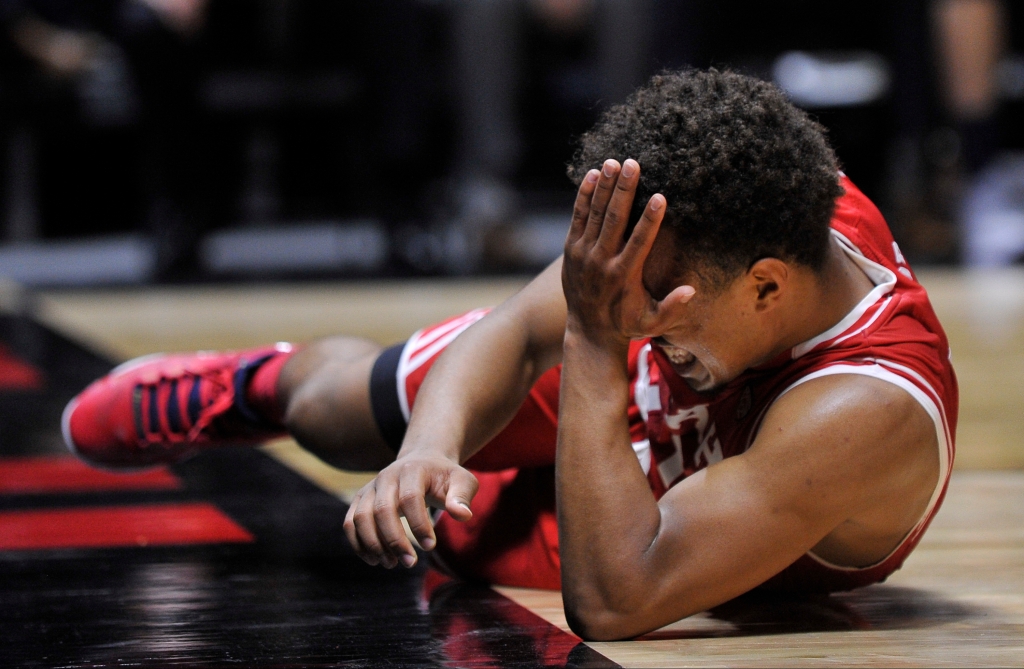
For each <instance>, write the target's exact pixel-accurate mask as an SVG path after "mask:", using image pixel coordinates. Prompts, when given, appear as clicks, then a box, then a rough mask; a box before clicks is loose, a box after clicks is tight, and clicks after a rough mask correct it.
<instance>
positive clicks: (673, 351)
mask: <svg viewBox="0 0 1024 669" xmlns="http://www.w3.org/2000/svg"><path fill="white" fill-rule="evenodd" d="M658 346H659V347H660V348H661V350H662V351H663V352H664V353H665V357H666V358H668V360H669V362H671V363H672V364H673V365H687V364H689V363H690V362H692V361H693V359H694V355H693V354H692V353H690V352H689V351H687V350H686V349H682V348H678V347H676V346H672V345H671V344H666V343H664V342H658Z"/></svg>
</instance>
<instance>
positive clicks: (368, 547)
mask: <svg viewBox="0 0 1024 669" xmlns="http://www.w3.org/2000/svg"><path fill="white" fill-rule="evenodd" d="M375 499H376V491H375V490H374V489H372V488H367V489H365V490H364V492H363V494H362V495H361V496H360V498H359V503H358V505H356V510H355V512H354V513H353V521H354V522H355V528H356V544H357V545H358V548H356V552H357V554H358V555H359V557H361V558H362V559H363V561H365V562H366V563H367V564H372V565H378V564H384V566H387V560H385V556H384V553H385V551H384V546H383V545H382V544H381V542H380V538H379V537H378V536H377V523H376V521H375V519H374V517H373V507H374V500H375ZM392 559H393V558H392Z"/></svg>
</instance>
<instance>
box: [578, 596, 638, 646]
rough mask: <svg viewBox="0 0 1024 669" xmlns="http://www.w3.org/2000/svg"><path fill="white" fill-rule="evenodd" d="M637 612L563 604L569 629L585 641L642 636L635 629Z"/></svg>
mask: <svg viewBox="0 0 1024 669" xmlns="http://www.w3.org/2000/svg"><path fill="white" fill-rule="evenodd" d="M638 613H639V611H629V610H613V609H611V608H609V607H607V606H603V605H600V604H599V605H591V604H573V603H570V602H568V601H566V602H565V620H566V622H567V623H568V624H569V629H571V630H572V631H573V633H574V634H576V636H578V637H580V638H581V639H584V640H585V641H621V640H622V639H628V638H630V637H634V636H636V635H637V634H642V633H643V632H644V631H646V630H643V629H637V622H638V619H639V616H638V615H637V614H638Z"/></svg>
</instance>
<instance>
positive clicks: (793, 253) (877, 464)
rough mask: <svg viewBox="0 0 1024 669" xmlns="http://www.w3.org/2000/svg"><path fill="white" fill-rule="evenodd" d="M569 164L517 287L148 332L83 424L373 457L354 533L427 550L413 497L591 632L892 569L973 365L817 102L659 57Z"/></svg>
mask: <svg viewBox="0 0 1024 669" xmlns="http://www.w3.org/2000/svg"><path fill="white" fill-rule="evenodd" d="M609 157H619V158H620V159H621V158H626V157H632V158H630V159H628V160H625V161H624V162H622V163H621V165H620V163H619V162H617V161H616V160H613V159H608V158H609ZM641 167H642V169H643V176H642V177H641ZM569 173H570V176H572V177H573V178H574V179H576V180H577V181H578V182H579V183H580V184H581V185H580V187H579V192H578V195H577V197H576V204H575V210H574V212H573V217H572V221H571V227H570V230H569V233H568V238H567V239H566V244H565V254H564V256H563V258H562V259H559V260H558V261H556V262H554V263H553V264H552V265H551V266H550V267H548V268H547V269H546V270H545V271H544V272H542V273H541V274H540V275H539V276H538V277H537V278H536V279H535V280H534V281H533V282H532V283H530V284H529V285H528V286H527V287H526V288H524V289H523V290H522V291H521V292H520V293H519V294H518V295H516V296H514V297H512V298H511V299H509V300H508V301H507V302H505V303H504V304H502V305H501V306H499V307H496V308H495V309H493V310H491V311H488V310H479V311H473V312H470V313H467V314H464V315H462V316H458V317H455V318H453V319H451V320H448V321H446V322H444V323H441V324H439V325H434V326H431V327H427V328H425V329H423V330H421V331H419V332H417V333H416V334H414V335H413V336H412V338H411V339H409V340H408V341H407V342H406V343H405V344H403V345H401V346H396V347H392V348H387V349H384V350H381V348H380V347H378V346H376V345H375V344H372V343H370V342H366V341H361V340H356V339H348V338H335V339H327V340H323V341H319V342H315V343H312V344H309V345H307V346H304V347H293V346H291V345H288V344H278V345H276V346H273V347H268V348H264V349H259V350H253V351H243V352H234V353H194V354H178V355H160V356H156V357H147V358H144V359H139V360H137V361H133V362H131V363H127V364H126V365H123V366H122V367H120V368H119V369H117V370H115V371H113V372H112V373H111V374H110V375H109V376H107V377H105V378H103V379H101V380H99V381H97V382H96V383H94V384H93V385H91V386H89V387H88V388H87V389H86V390H85V391H83V392H82V394H80V395H79V396H78V397H77V398H75V399H74V400H72V402H71V403H70V404H69V406H68V409H67V410H66V411H65V417H64V431H65V436H66V439H67V441H68V445H69V446H70V447H71V448H72V449H73V450H75V451H76V452H77V453H78V454H79V455H80V456H81V457H83V458H85V459H86V460H89V461H91V462H94V463H97V464H100V465H104V466H115V467H116V466H121V465H123V466H131V467H137V466H139V465H140V464H150V463H161V462H168V461H172V460H177V459H179V458H181V457H183V456H186V455H189V454H192V453H195V452H196V451H200V450H202V449H205V448H211V447H215V446H218V445H221V444H226V443H232V442H235V443H238V442H252V441H257V440H260V439H265V438H269V437H271V436H275V435H277V434H280V433H283V432H285V431H287V432H288V433H290V434H291V435H292V436H294V437H295V438H296V439H297V440H298V441H299V443H300V444H302V445H303V446H304V447H306V448H308V449H309V450H310V451H312V452H313V453H315V454H317V455H318V456H320V457H321V458H323V459H324V460H326V461H327V462H330V463H332V464H335V465H337V466H339V467H344V468H347V469H355V470H367V469H381V471H380V473H379V475H378V476H377V477H376V478H375V479H374V481H373V482H371V483H369V484H368V485H366V486H365V487H364V488H363V489H362V490H360V491H359V493H358V494H357V495H356V496H355V498H354V499H353V501H352V505H351V508H350V509H349V512H348V516H347V518H346V520H345V529H346V532H347V534H348V539H349V541H351V543H352V545H353V546H354V547H355V550H356V551H357V552H358V554H359V555H360V556H361V557H362V558H363V559H364V560H366V561H367V562H369V563H370V564H380V565H383V566H384V567H388V568H392V567H395V566H397V565H399V564H402V565H405V566H406V567H409V566H412V565H413V564H414V563H415V562H416V560H417V553H416V552H415V550H414V548H413V545H412V544H411V543H410V541H409V540H408V539H407V538H406V534H405V532H404V531H403V527H402V524H401V521H400V517H401V516H404V517H405V518H406V519H407V520H408V523H409V525H410V527H411V529H412V532H413V534H414V535H415V536H416V538H417V539H418V541H419V543H420V545H421V546H422V547H423V548H424V549H426V550H428V551H432V555H433V557H434V558H436V564H437V565H438V566H439V567H440V568H442V569H445V570H448V571H449V572H451V573H453V574H455V575H458V576H461V577H463V578H466V579H474V580H482V581H486V582H490V583H495V584H504V585H514V586H533V587H543V588H559V587H561V589H562V593H563V599H564V602H565V612H566V617H567V619H568V620H569V623H570V625H571V627H572V628H573V629H574V630H575V631H577V632H578V633H579V634H580V635H581V636H583V637H586V638H591V639H619V638H624V637H630V636H634V635H638V634H641V633H644V632H647V631H649V630H653V629H655V628H658V627H660V626H662V625H665V624H667V623H670V622H673V621H675V620H678V619H680V618H683V617H685V616H688V615H690V614H693V613H695V612H698V611H702V610H704V609H707V608H709V607H712V606H715V605H717V604H720V603H722V602H725V601H726V600H729V599H731V598H733V597H736V596H737V595H740V594H742V593H744V592H746V591H748V590H751V589H752V588H755V587H758V586H760V587H762V588H766V589H776V590H785V591H790V592H792V591H834V590H844V589H850V588H854V587H859V586H863V585H867V584H870V583H876V582H879V581H882V580H884V579H885V578H886V576H888V575H889V574H891V573H892V572H893V571H895V570H896V569H898V568H899V567H900V565H901V564H902V563H903V560H904V559H905V558H906V556H907V555H908V554H909V552H910V551H911V550H912V549H913V548H914V546H915V545H916V544H917V543H918V541H919V540H920V537H921V535H922V533H923V532H924V530H925V528H926V526H927V525H928V523H929V521H930V520H931V518H932V517H933V515H934V514H935V512H936V510H937V508H938V506H939V503H940V501H941V499H942V496H943V493H944V491H945V488H946V484H947V482H948V479H949V473H950V466H951V463H952V459H953V433H954V429H955V423H956V415H957V386H956V380H955V377H954V374H953V370H952V367H951V365H950V358H949V347H948V343H947V340H946V337H945V335H944V334H943V332H942V329H941V327H940V326H939V323H938V321H937V320H936V317H935V314H934V313H933V311H932V308H931V306H930V305H929V303H928V299H927V296H926V294H925V291H924V289H923V288H922V287H921V286H920V284H918V283H917V281H916V280H915V278H914V275H913V273H912V272H911V270H910V268H909V267H907V264H906V263H905V262H904V259H903V257H902V255H901V254H900V251H899V248H898V247H897V245H896V244H895V242H894V241H893V239H892V236H891V235H890V233H889V230H888V228H887V227H886V224H885V222H884V220H883V219H882V217H881V215H880V214H879V212H878V210H877V209H876V208H875V207H874V206H873V205H872V204H871V202H870V201H869V200H868V199H867V198H866V197H865V196H864V195H863V194H862V193H861V192H860V191H858V190H857V188H856V187H855V186H854V185H853V184H852V183H851V182H850V181H849V179H847V178H846V177H845V176H844V175H842V173H840V172H839V171H838V167H837V164H836V160H835V157H834V155H833V152H832V150H831V149H830V148H829V147H828V145H827V143H826V140H825V138H824V135H823V131H822V129H821V127H820V126H818V125H817V124H816V123H814V122H813V121H812V120H810V119H809V118H808V117H807V115H806V114H804V113H803V112H801V111H799V110H797V109H795V108H794V107H793V106H791V105H790V104H789V103H788V102H787V101H786V100H785V98H784V97H783V95H782V94H781V93H780V92H779V91H778V90H777V89H775V88H774V87H772V86H771V85H770V84H767V83H764V82H760V81H756V80H754V79H750V78H747V77H744V76H741V75H738V74H734V73H728V72H717V71H714V70H712V71H687V72H683V73H679V74H663V75H660V76H657V77H655V78H654V79H653V80H652V81H651V82H650V83H649V84H648V85H647V86H646V87H645V88H642V89H641V90H639V91H638V92H636V93H635V94H634V95H633V96H632V97H631V98H630V100H629V101H628V102H626V103H625V104H624V105H621V106H618V107H615V108H613V109H611V110H610V111H608V112H607V113H606V114H605V115H604V117H603V118H602V120H601V121H600V122H599V123H598V124H597V126H596V127H595V128H594V129H593V130H592V131H591V132H589V133H588V134H586V135H584V137H583V138H582V145H581V149H580V151H579V153H578V155H577V158H576V159H575V162H574V163H573V165H572V166H571V167H570V170H569ZM428 370H429V374H428ZM428 507H433V508H436V509H443V510H444V511H445V513H442V514H441V515H440V517H439V518H438V519H437V521H436V524H434V523H432V519H431V515H430V513H429V511H428Z"/></svg>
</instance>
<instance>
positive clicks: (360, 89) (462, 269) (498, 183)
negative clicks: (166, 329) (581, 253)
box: [0, 0, 1024, 285]
mask: <svg viewBox="0 0 1024 669" xmlns="http://www.w3.org/2000/svg"><path fill="white" fill-rule="evenodd" d="M1020 4H1022V3H1014V2H1008V1H1007V2H999V1H998V0H930V1H926V0H921V1H909V0H907V1H901V0H889V1H888V2H874V1H871V0H868V1H865V2H860V3H855V4H854V5H842V6H840V5H836V4H835V3H822V2H812V1H810V0H807V1H805V0H783V1H779V2H772V3H752V2H731V1H729V0H718V1H716V2H711V1H704V0H374V1H373V2H358V3H357V2H344V1H341V0H0V131H2V132H0V186H2V187H0V239H2V244H0V277H5V278H8V279H12V280H15V281H19V282H23V283H28V284H35V285H95V284H109V283H145V282H194V281H211V280H239V279H242V280H252V279H281V278H291V277H299V278H309V277H313V278H316V277H335V276H416V275H437V274H475V273H500V272H519V271H529V270H533V269H535V268H537V267H539V266H542V265H543V264H544V263H546V262H547V261H548V260H550V259H551V258H552V257H554V256H555V255H557V253H558V252H559V250H560V246H561V241H562V238H563V236H564V230H565V226H566V224H567V215H568V211H569V208H570V206H571V201H572V193H573V191H574V186H573V184H571V183H569V182H568V180H567V179H566V177H565V175H564V165H565V163H566V161H567V160H568V159H569V158H570V157H571V155H572V152H573V150H574V141H575V137H576V136H577V135H578V134H579V133H580V132H582V131H584V130H585V129H586V128H587V127H588V126H589V125H590V124H591V123H593V121H594V120H595V119H596V117H597V115H598V114H599V113H600V112H601V110H602V109H604V108H606V107H607V105H609V104H614V103H616V102H619V101H621V100H623V99H624V98H625V97H626V95H627V94H628V93H629V92H630V91H631V90H632V89H634V88H635V87H636V86H638V85H640V84H642V83H643V82H644V81H645V80H646V79H647V78H648V77H649V76H650V75H651V74H653V73H655V72H657V71H659V70H661V69H663V68H678V67H682V66H687V65H692V66H697V67H706V66H710V65H714V66H718V67H729V68H733V69H737V70H740V71H744V72H747V73H750V74H753V75H756V76H759V77H763V78H765V79H769V80H773V81H775V82H776V83H777V84H779V85H780V86H781V87H782V88H783V89H784V90H786V91H787V93H788V94H789V95H790V97H791V98H792V99H793V101H794V102H795V103H796V104H798V105H799V106H801V107H804V108H805V109H808V110H809V111H810V112H811V113H812V114H813V115H814V116H815V117H816V118H818V119H819V120H820V121H821V122H822V123H823V124H824V125H825V126H826V127H827V128H828V129H829V132H830V137H831V141H832V142H833V145H834V146H835V147H836V150H837V152H838V154H839V156H840V159H841V161H842V163H843V166H844V169H845V171H846V172H847V174H848V175H849V176H850V177H851V178H852V179H853V180H854V182H856V183H857V184H858V185H859V186H860V187H861V188H862V189H863V190H864V191H865V192H866V193H867V194H868V195H869V196H871V197H872V198H873V199H874V200H875V202H876V203H878V204H879V206H880V207H881V208H882V209H883V212H884V213H885V214H886V216H887V217H888V219H889V221H890V224H891V226H892V228H893V230H894V233H895V235H896V237H897V240H898V241H899V243H900V246H901V247H902V249H903V252H904V253H905V255H906V256H907V257H908V259H910V260H911V262H916V263H918V264H923V263H941V264H951V263H967V264H971V265H980V266H983V265H1005V264H1011V263H1014V262H1018V261H1019V260H1020V258H1021V257H1022V256H1024V157H1022V156H1024V154H1022V153H1020V151H1021V150H1022V149H1024V124H1022V123H1020V120H1021V119H1022V115H1021V113H1022V105H1024V55H1022V54H1024V8H1021V7H1020Z"/></svg>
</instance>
